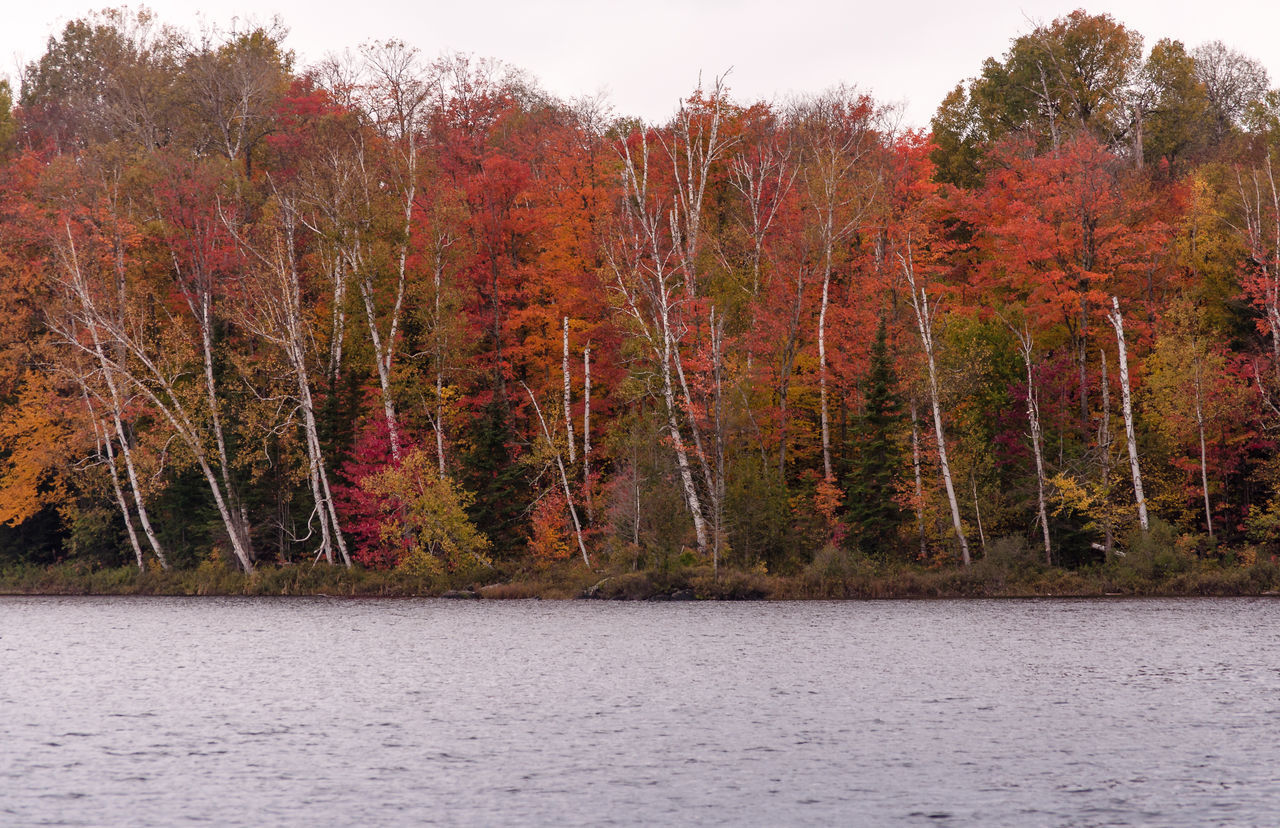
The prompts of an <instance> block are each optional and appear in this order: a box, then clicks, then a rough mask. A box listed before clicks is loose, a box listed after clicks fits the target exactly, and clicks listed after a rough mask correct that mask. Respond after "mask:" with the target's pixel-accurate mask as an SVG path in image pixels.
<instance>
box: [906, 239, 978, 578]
mask: <svg viewBox="0 0 1280 828" xmlns="http://www.w3.org/2000/svg"><path fill="white" fill-rule="evenodd" d="M898 257H899V259H900V260H901V262H902V269H903V273H904V274H905V275H906V277H907V283H908V284H909V285H910V286H911V306H912V308H913V309H914V310H915V314H916V323H917V324H918V326H919V329H920V342H921V344H922V345H923V346H924V352H925V357H926V362H927V364H928V369H929V402H930V405H931V407H932V408H933V433H934V437H935V439H936V442H937V445H938V466H939V468H940V470H941V472H942V482H943V485H944V487H945V488H946V490H947V502H948V503H949V504H950V506H951V525H952V528H953V529H955V533H956V539H957V540H958V541H959V542H960V560H961V562H962V563H963V564H964V565H965V566H968V565H969V563H970V558H969V540H968V538H966V537H965V534H964V523H963V521H962V520H961V518H960V503H959V501H958V500H957V499H956V489H955V485H954V484H953V483H952V480H951V464H950V462H948V460H947V438H946V433H945V432H944V431H943V428H942V400H941V396H940V394H939V393H938V371H937V365H936V362H935V360H934V348H933V345H934V342H933V312H932V311H931V310H930V309H929V294H928V293H927V292H926V291H925V288H923V287H921V288H918V289H917V287H916V277H915V266H914V264H913V263H912V260H911V243H910V241H908V242H907V255H906V257H903V256H902V254H898Z"/></svg>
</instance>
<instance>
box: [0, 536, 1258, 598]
mask: <svg viewBox="0 0 1280 828" xmlns="http://www.w3.org/2000/svg"><path fill="white" fill-rule="evenodd" d="M1252 552H1253V550H1251V549H1246V550H1244V552H1243V553H1241V554H1236V553H1228V554H1227V555H1225V556H1223V557H1221V558H1202V557H1197V556H1195V555H1194V554H1188V553H1186V552H1180V551H1178V550H1177V549H1174V550H1166V551H1155V552H1146V551H1144V550H1142V549H1138V550H1135V551H1133V552H1131V553H1130V554H1129V555H1126V556H1125V557H1122V558H1121V557H1117V558H1114V559H1113V560H1111V561H1110V562H1108V563H1106V564H1103V565H1097V566H1093V567H1086V568H1081V569H1064V568H1061V567H1056V566H1045V565H1044V564H1042V563H1037V562H1034V561H1032V560H1028V559H1026V558H1024V557H1020V556H1018V555H1017V554H1014V555H1000V554H995V555H990V554H989V555H988V556H987V557H986V558H983V559H982V560H979V561H977V562H975V563H974V564H973V565H972V566H969V567H965V568H961V567H956V566H944V567H934V566H928V565H920V564H906V563H901V562H897V561H874V560H872V559H869V558H866V557H864V556H859V555H855V554H850V553H847V552H845V551H843V550H840V549H836V548H833V547H828V548H826V549H823V550H821V551H820V552H819V553H818V554H816V555H815V556H814V561H813V563H812V564H810V565H809V566H807V567H806V568H805V569H804V570H803V571H800V572H797V573H794V574H786V575H778V574H770V573H766V572H763V571H743V570H739V569H728V568H723V567H722V568H720V570H719V572H718V573H717V572H715V571H713V569H712V567H711V566H710V565H709V564H707V563H706V562H701V561H697V560H696V559H694V558H693V556H691V555H687V554H686V555H685V556H682V557H681V558H673V559H672V560H671V561H669V562H668V564H667V565H665V566H662V567H659V568H653V569H642V570H636V569H632V568H631V567H629V566H622V567H616V568H608V567H606V568H595V569H593V568H588V567H585V566H583V565H582V564H581V562H574V561H569V562H563V563H560V564H556V565H553V566H550V567H535V568H529V567H519V568H515V567H509V566H502V565H498V566H494V567H489V568H486V569H480V568H476V569H473V570H471V571H459V572H455V573H448V574H434V575H423V574H414V573H411V572H408V571H405V570H403V569H399V570H374V569H361V568H356V569H345V568H343V567H338V566H330V565H327V564H324V563H319V564H314V565H313V564H310V563H299V564H292V565H280V566H264V567H259V568H257V569H255V570H254V571H252V572H250V573H244V572H241V571H239V570H238V569H236V568H235V567H234V566H233V565H232V564H231V563H230V562H228V561H225V560H222V559H219V558H218V557H217V556H210V557H209V558H208V559H206V560H205V561H204V562H203V563H201V564H200V565H199V566H197V567H195V568H192V569H185V570H169V571H165V570H162V569H160V568H158V567H152V568H149V569H146V570H142V571H139V570H138V569H137V568H135V567H131V566H118V567H109V566H97V565H94V564H93V563H91V562H84V561H69V562H64V563H59V564H54V565H50V566H32V565H18V566H11V567H8V568H5V569H2V570H0V596H15V595H26V596H70V595H95V596H123V595H146V596H210V597H211V596H245V597H266V596H293V597H307V596H311V597H326V598H464V599H487V600H509V599H556V600H568V599H597V600H624V601H670V600H677V601H679V600H719V601H751V600H766V601H779V600H878V599H939V598H1101V597H1237V596H1238V597H1244V596H1255V597H1256V596H1268V595H1278V594H1280V562H1277V561H1276V560H1274V559H1267V560H1259V559H1257V558H1256V556H1255V555H1253V554H1252Z"/></svg>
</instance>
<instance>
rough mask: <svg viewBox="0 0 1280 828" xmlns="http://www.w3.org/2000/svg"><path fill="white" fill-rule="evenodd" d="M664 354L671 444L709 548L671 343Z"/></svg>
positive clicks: (696, 526) (703, 544)
mask: <svg viewBox="0 0 1280 828" xmlns="http://www.w3.org/2000/svg"><path fill="white" fill-rule="evenodd" d="M663 350H664V353H663V355H662V357H663V358H662V397H663V401H664V402H666V404H667V427H668V429H669V430H670V433H671V445H672V447H673V448H674V449H675V452H676V466H677V468H678V469H679V470H680V483H681V485H682V486H683V487H684V499H685V502H686V503H687V504H688V505H689V512H690V513H691V514H692V515H693V532H694V535H695V536H696V537H697V539H698V549H699V550H700V551H703V552H705V551H706V549H707V523H706V519H705V518H704V517H703V515H702V501H701V499H699V497H698V487H697V486H695V485H694V482H693V471H692V469H690V468H689V452H688V451H687V450H686V449H685V445H684V437H683V436H682V435H681V434H680V424H679V421H678V420H677V418H676V414H677V412H678V411H679V408H678V406H677V403H676V397H675V387H674V386H673V384H672V377H671V344H670V341H668V342H667V344H666V347H665V348H664V349H663Z"/></svg>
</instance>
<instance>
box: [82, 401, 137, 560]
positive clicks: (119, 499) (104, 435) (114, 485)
mask: <svg viewBox="0 0 1280 828" xmlns="http://www.w3.org/2000/svg"><path fill="white" fill-rule="evenodd" d="M93 431H94V433H95V434H96V435H97V436H98V445H99V447H101V446H103V445H105V446H106V452H107V467H108V468H110V469H111V489H112V491H114V492H115V495H116V503H117V504H118V505H119V506H120V516H121V517H122V518H123V519H124V528H125V529H126V530H127V531H128V533H129V546H131V547H132V548H133V554H134V557H135V558H136V559H137V561H138V571H139V572H141V571H143V570H145V569H146V568H147V566H146V563H145V562H144V561H143V560H142V545H141V544H140V543H138V533H137V532H136V531H135V530H134V528H133V518H132V517H131V516H130V514H129V502H128V501H127V500H125V497H124V490H123V489H121V488H120V472H119V470H118V469H116V453H115V451H114V450H113V449H112V448H111V434H110V433H109V432H107V424H106V423H102V424H101V428H99V423H98V422H97V421H96V420H95V421H94V424H93Z"/></svg>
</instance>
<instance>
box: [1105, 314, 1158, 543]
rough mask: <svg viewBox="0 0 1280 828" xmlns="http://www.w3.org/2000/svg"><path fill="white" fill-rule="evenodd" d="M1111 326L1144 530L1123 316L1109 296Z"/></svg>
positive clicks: (1144, 510) (1146, 525)
mask: <svg viewBox="0 0 1280 828" xmlns="http://www.w3.org/2000/svg"><path fill="white" fill-rule="evenodd" d="M1107 318H1108V319H1110V320H1111V327H1113V328H1115V329H1116V344H1117V347H1118V348H1119V357H1120V405H1121V410H1122V411H1123V413H1124V434H1125V439H1126V440H1127V441H1128V443H1129V469H1130V471H1132V473H1133V497H1134V499H1135V500H1137V502H1138V525H1139V526H1141V527H1142V531H1143V532H1146V531H1147V530H1148V529H1149V528H1150V524H1149V523H1148V521H1147V498H1146V495H1144V494H1143V492H1142V471H1141V470H1140V469H1139V468H1138V440H1137V437H1136V436H1135V433H1134V428H1133V398H1132V393H1131V392H1130V390H1129V356H1128V353H1127V351H1126V349H1125V341H1124V318H1123V317H1122V316H1121V315H1120V300H1119V299H1118V298H1117V297H1115V296H1112V297H1111V312H1110V313H1109V314H1107Z"/></svg>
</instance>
